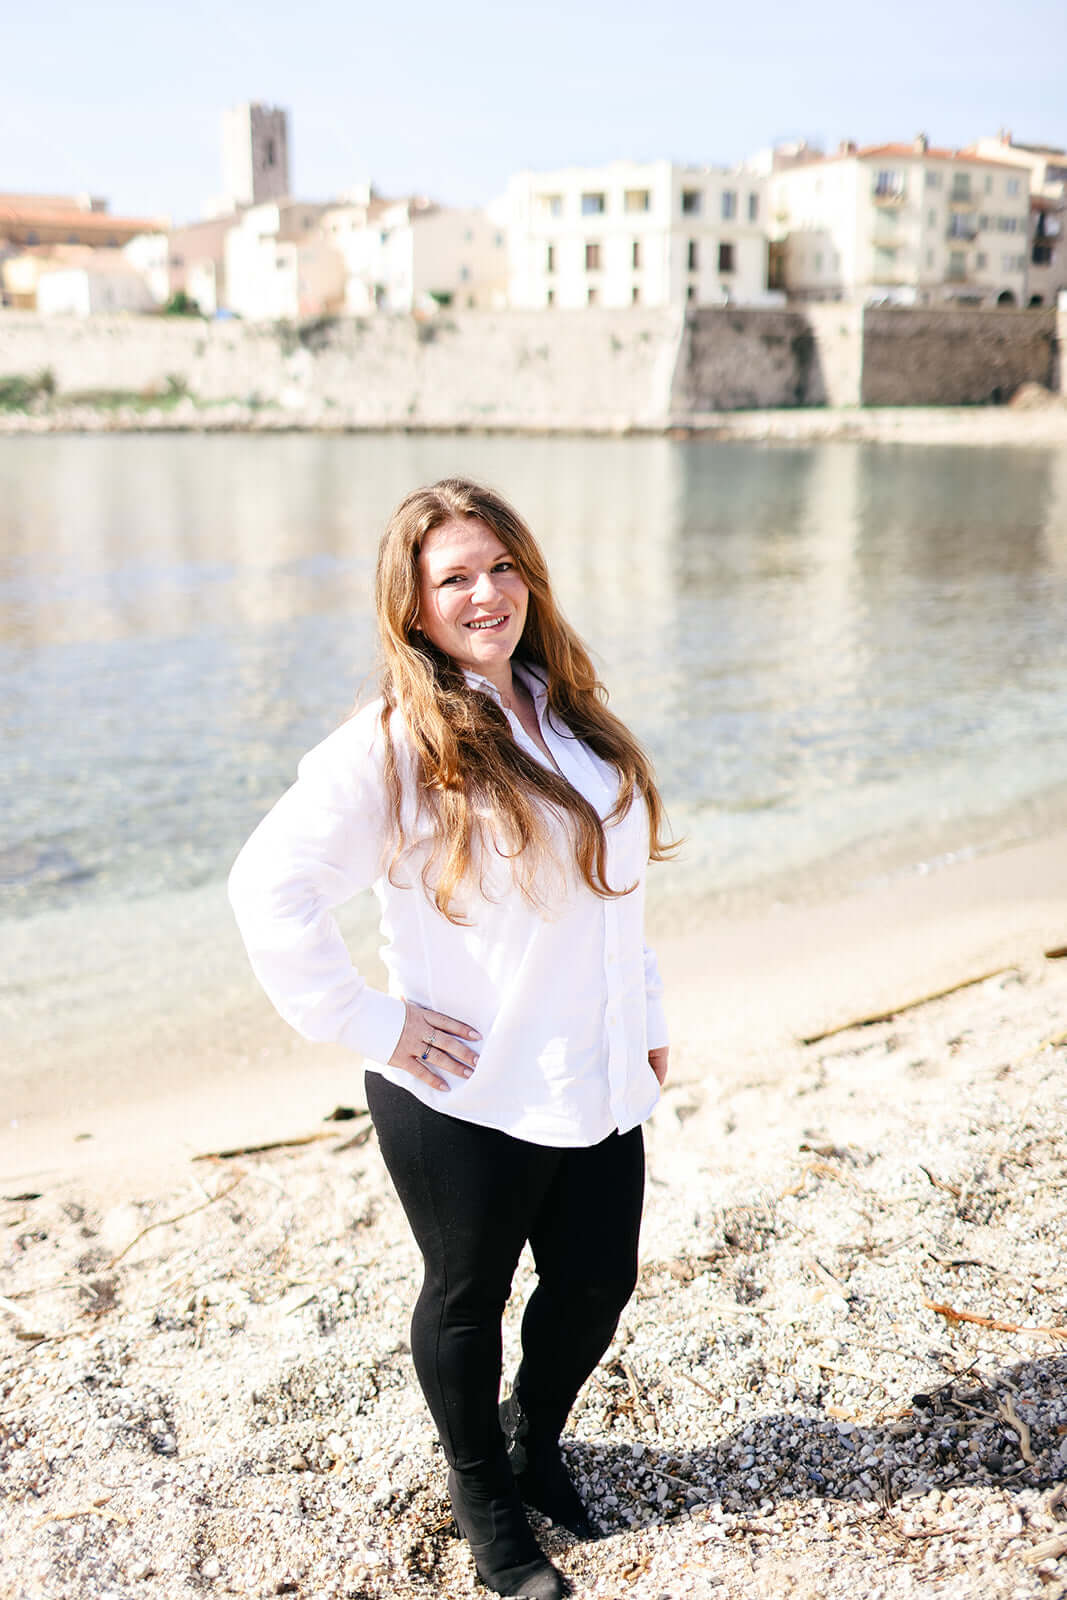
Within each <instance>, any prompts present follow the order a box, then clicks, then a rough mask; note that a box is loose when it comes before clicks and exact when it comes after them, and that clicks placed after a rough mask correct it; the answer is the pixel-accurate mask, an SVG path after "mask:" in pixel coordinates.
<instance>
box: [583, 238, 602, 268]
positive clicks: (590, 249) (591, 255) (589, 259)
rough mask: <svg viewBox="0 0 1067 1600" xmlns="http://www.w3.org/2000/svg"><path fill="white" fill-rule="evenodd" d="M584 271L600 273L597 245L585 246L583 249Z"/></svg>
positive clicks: (598, 248)
mask: <svg viewBox="0 0 1067 1600" xmlns="http://www.w3.org/2000/svg"><path fill="white" fill-rule="evenodd" d="M585 270H586V272H599V271H600V246H599V245H598V244H587V245H586V247H585Z"/></svg>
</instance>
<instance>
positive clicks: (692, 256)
mask: <svg viewBox="0 0 1067 1600" xmlns="http://www.w3.org/2000/svg"><path fill="white" fill-rule="evenodd" d="M685 264H686V266H687V268H688V269H689V271H690V272H696V271H697V270H698V268H699V266H700V249H699V247H698V245H697V242H696V240H695V239H690V241H689V248H688V250H687V251H686V258H685Z"/></svg>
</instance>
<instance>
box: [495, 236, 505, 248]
mask: <svg viewBox="0 0 1067 1600" xmlns="http://www.w3.org/2000/svg"><path fill="white" fill-rule="evenodd" d="M493 244H494V245H495V247H496V248H497V249H498V250H502V249H503V247H504V235H503V234H502V233H494V235H493Z"/></svg>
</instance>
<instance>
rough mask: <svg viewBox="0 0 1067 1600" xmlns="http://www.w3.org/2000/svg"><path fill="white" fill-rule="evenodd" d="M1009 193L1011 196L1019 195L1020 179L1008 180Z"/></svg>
mask: <svg viewBox="0 0 1067 1600" xmlns="http://www.w3.org/2000/svg"><path fill="white" fill-rule="evenodd" d="M1008 193H1009V194H1010V195H1017V194H1018V193H1019V180H1018V178H1009V179H1008Z"/></svg>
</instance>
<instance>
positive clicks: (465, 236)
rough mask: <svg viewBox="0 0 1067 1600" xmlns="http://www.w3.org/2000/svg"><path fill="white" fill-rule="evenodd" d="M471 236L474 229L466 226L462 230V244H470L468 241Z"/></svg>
mask: <svg viewBox="0 0 1067 1600" xmlns="http://www.w3.org/2000/svg"><path fill="white" fill-rule="evenodd" d="M473 238H474V230H473V229H472V228H467V229H466V230H465V231H464V234H463V243H464V244H470V242H471V240H472V239H473Z"/></svg>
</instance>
